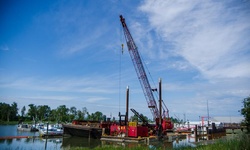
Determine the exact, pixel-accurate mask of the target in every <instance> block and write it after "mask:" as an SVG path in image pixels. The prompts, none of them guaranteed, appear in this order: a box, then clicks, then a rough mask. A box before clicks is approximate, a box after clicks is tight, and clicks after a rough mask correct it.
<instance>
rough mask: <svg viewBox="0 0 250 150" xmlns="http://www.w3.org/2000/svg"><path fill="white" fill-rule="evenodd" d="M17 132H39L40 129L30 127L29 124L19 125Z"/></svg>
mask: <svg viewBox="0 0 250 150" xmlns="http://www.w3.org/2000/svg"><path fill="white" fill-rule="evenodd" d="M17 130H19V131H27V132H30V131H38V129H37V128H36V127H35V126H32V125H29V124H18V126H17Z"/></svg>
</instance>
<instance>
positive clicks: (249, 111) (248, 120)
mask: <svg viewBox="0 0 250 150" xmlns="http://www.w3.org/2000/svg"><path fill="white" fill-rule="evenodd" d="M241 114H242V115H243V116H244V118H245V120H244V124H245V125H246V126H247V131H248V132H250V97H247V98H245V99H244V100H243V108H242V109H241Z"/></svg>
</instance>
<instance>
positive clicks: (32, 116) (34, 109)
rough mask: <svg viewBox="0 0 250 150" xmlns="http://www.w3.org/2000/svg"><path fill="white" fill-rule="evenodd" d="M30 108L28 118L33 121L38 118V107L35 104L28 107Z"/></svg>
mask: <svg viewBox="0 0 250 150" xmlns="http://www.w3.org/2000/svg"><path fill="white" fill-rule="evenodd" d="M28 106H29V107H30V108H29V110H28V116H29V117H30V119H31V120H35V119H36V118H37V106H36V105H34V104H29V105H28Z"/></svg>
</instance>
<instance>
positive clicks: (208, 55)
mask: <svg viewBox="0 0 250 150" xmlns="http://www.w3.org/2000/svg"><path fill="white" fill-rule="evenodd" d="M239 3H240V2H239ZM241 5H244V4H240V5H235V6H232V4H230V3H226V2H225V1H218V2H217V1H206V2H204V1H192V0H190V1H171V0H169V1H165V0H159V1H150V0H147V1H145V3H143V5H142V6H141V7H140V10H141V11H143V12H146V14H147V15H148V18H149V22H150V24H151V26H152V28H154V29H155V30H156V32H157V33H158V34H159V35H160V36H161V37H162V38H163V39H164V41H166V42H169V43H173V44H174V50H175V52H176V53H177V54H179V55H180V56H182V57H183V58H184V59H186V60H187V61H188V62H189V63H190V64H191V65H192V66H194V67H195V68H197V69H198V70H199V71H200V72H201V74H203V75H204V77H206V78H208V79H211V78H224V77H226V78H233V77H249V75H250V69H247V68H246V67H247V66H250V61H249V59H248V58H249V53H247V51H249V44H250V41H249V38H248V37H249V35H250V22H249V21H248V19H247V18H249V16H250V15H249V12H247V10H245V9H242V8H241Z"/></svg>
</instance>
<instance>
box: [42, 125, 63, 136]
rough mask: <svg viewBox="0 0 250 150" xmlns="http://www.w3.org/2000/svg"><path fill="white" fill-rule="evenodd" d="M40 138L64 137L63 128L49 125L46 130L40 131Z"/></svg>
mask: <svg viewBox="0 0 250 150" xmlns="http://www.w3.org/2000/svg"><path fill="white" fill-rule="evenodd" d="M39 134H40V136H43V137H44V136H62V135H63V128H62V125H58V124H57V125H48V126H47V127H46V126H45V127H44V128H40V129H39Z"/></svg>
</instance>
